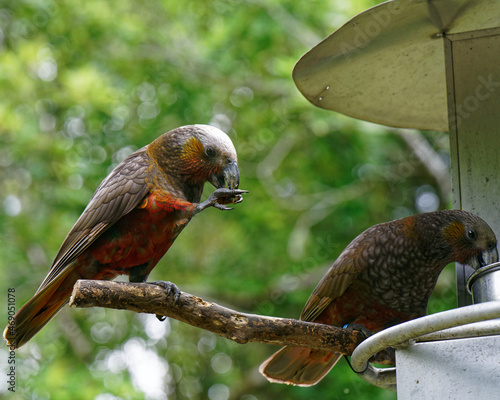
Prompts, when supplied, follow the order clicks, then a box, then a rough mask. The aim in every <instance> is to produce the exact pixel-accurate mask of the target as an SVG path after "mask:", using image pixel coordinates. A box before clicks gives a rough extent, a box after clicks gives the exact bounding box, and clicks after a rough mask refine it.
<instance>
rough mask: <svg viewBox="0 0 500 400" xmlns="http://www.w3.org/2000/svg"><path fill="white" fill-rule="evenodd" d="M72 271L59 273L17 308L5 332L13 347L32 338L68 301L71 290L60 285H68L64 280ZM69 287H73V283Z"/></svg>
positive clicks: (6, 338) (17, 346) (8, 341)
mask: <svg viewBox="0 0 500 400" xmlns="http://www.w3.org/2000/svg"><path fill="white" fill-rule="evenodd" d="M70 272H71V269H68V270H66V271H65V273H62V274H60V275H58V276H57V277H56V278H55V279H54V280H53V281H52V282H50V283H49V284H48V285H47V286H45V287H44V288H43V289H42V290H40V291H38V292H37V293H36V294H35V295H34V296H33V297H32V298H31V299H30V300H29V301H28V302H27V303H26V304H25V305H23V306H22V307H21V308H20V309H19V310H17V312H16V313H15V315H14V317H13V319H12V320H11V321H10V322H9V325H7V327H6V328H5V330H4V332H3V336H4V338H5V340H7V343H8V345H9V346H10V347H11V349H17V348H19V347H21V346H22V345H23V344H25V343H26V342H27V341H28V340H30V339H31V338H32V337H33V336H34V335H36V334H37V333H38V331H40V329H42V328H43V327H44V326H45V325H46V324H47V323H48V322H49V321H50V320H51V319H52V318H53V317H54V316H55V315H56V314H57V312H58V311H59V310H60V309H61V308H62V307H63V306H64V305H65V304H66V303H67V302H68V300H69V296H70V295H71V290H67V289H65V290H61V289H60V287H61V284H63V283H64V285H62V286H63V287H65V288H66V287H68V286H67V283H68V282H64V280H65V279H66V278H67V277H68V275H69V273H70ZM70 279H71V278H70ZM75 282H76V279H75ZM73 283H74V282H73ZM69 287H70V288H71V287H72V285H70V286H69ZM58 289H60V290H58Z"/></svg>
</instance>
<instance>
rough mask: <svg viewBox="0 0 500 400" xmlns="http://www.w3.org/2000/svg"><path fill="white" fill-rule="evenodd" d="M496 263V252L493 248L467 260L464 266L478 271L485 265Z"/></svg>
mask: <svg viewBox="0 0 500 400" xmlns="http://www.w3.org/2000/svg"><path fill="white" fill-rule="evenodd" d="M497 261H498V250H497V248H496V247H493V248H492V249H489V250H483V251H482V252H481V253H480V254H478V255H475V256H473V257H471V258H469V259H468V260H467V261H466V264H468V265H470V266H471V267H472V268H474V269H479V268H481V267H484V266H485V265H489V264H492V263H495V262H497Z"/></svg>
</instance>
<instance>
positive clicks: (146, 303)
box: [69, 280, 365, 355]
mask: <svg viewBox="0 0 500 400" xmlns="http://www.w3.org/2000/svg"><path fill="white" fill-rule="evenodd" d="M69 304H70V306H72V307H81V308H83V307H107V308H114V309H121V310H131V311H135V312H142V313H152V314H157V315H165V316H167V317H170V318H174V319H177V320H179V321H182V322H185V323H187V324H189V325H192V326H195V327H198V328H201V329H205V330H208V331H210V332H213V333H216V334H217V335H220V336H222V337H225V338H227V339H230V340H233V341H235V342H237V343H248V342H258V343H269V344H274V345H280V346H286V345H291V346H303V347H309V348H312V349H321V350H330V351H336V352H338V353H342V354H345V355H351V354H352V352H353V350H354V349H355V348H356V346H357V345H358V344H359V343H361V342H362V341H363V340H364V339H365V337H364V335H363V334H362V333H361V332H359V331H355V330H346V329H341V328H338V327H334V326H330V325H323V324H317V323H313V322H305V321H298V320H294V319H288V318H275V317H267V316H261V315H255V314H245V313H241V312H237V311H234V310H231V309H229V308H226V307H222V306H220V305H218V304H215V303H211V302H207V301H204V300H202V299H201V298H199V297H196V296H193V295H191V294H189V293H184V292H181V294H180V296H179V298H178V300H177V301H175V298H174V296H173V295H170V296H167V293H166V290H165V289H164V288H162V287H160V286H158V285H155V284H151V283H129V282H112V281H95V280H79V281H78V282H77V283H76V284H75V286H74V288H73V294H72V295H71V299H70V302H69Z"/></svg>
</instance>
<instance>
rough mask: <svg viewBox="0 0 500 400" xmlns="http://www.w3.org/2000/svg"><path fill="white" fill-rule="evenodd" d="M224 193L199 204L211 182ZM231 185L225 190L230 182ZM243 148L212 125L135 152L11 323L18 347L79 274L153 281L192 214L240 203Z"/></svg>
mask: <svg viewBox="0 0 500 400" xmlns="http://www.w3.org/2000/svg"><path fill="white" fill-rule="evenodd" d="M207 181H208V182H210V183H211V184H212V185H214V186H215V187H216V188H217V190H215V192H213V193H212V194H211V196H210V197H209V198H208V199H207V200H206V201H204V202H202V203H200V199H201V194H202V191H203V186H204V184H205V182H207ZM226 184H227V186H228V188H226V187H225V186H226ZM238 185H239V170H238V165H237V159H236V150H235V148H234V146H233V144H232V142H231V140H230V139H229V137H228V136H227V135H226V134H225V133H224V132H222V131H221V130H219V129H217V128H215V127H212V126H208V125H190V126H184V127H180V128H177V129H174V130H172V131H170V132H167V133H165V134H163V135H162V136H160V137H159V138H157V139H156V140H154V141H153V142H152V143H150V144H148V145H147V146H145V147H143V148H142V149H140V150H138V151H136V152H134V153H132V154H131V155H129V156H128V157H127V158H126V159H125V160H124V161H122V162H121V163H120V164H119V165H118V166H117V167H116V168H115V169H114V170H113V171H112V172H111V173H110V174H109V175H108V176H107V177H106V178H105V179H104V180H103V181H102V183H101V184H100V186H99V187H98V188H97V190H96V192H95V193H94V195H93V196H92V198H91V199H90V202H89V204H88V205H87V207H86V208H85V210H84V211H83V213H82V215H81V216H80V218H79V219H78V220H77V221H76V223H75V225H74V226H73V228H72V229H71V231H70V232H69V234H68V236H67V237H66V239H65V240H64V242H63V244H62V245H61V247H60V249H59V252H58V253H57V255H56V257H55V259H54V262H53V263H52V267H51V268H50V270H49V273H48V275H47V277H46V278H45V279H44V281H43V282H42V284H41V285H40V287H39V288H38V290H37V292H36V293H35V295H34V296H33V297H32V298H31V299H30V300H29V301H28V302H27V303H26V304H25V305H24V306H22V307H21V308H20V309H19V310H18V311H17V312H16V314H15V315H14V317H13V319H12V320H11V321H10V322H9V325H7V327H6V328H5V331H4V337H5V339H6V340H7V342H8V344H9V345H10V346H11V349H14V348H18V347H20V346H22V345H23V344H25V343H26V342H27V341H28V340H30V339H31V338H32V337H33V335H35V334H36V333H37V332H38V331H39V330H40V329H42V328H43V327H44V326H45V324H47V323H48V322H49V321H50V319H51V318H52V317H54V315H55V314H56V313H57V312H58V311H59V310H60V309H61V308H62V307H63V306H64V305H65V304H66V303H67V302H68V300H69V297H70V295H71V292H72V288H73V285H74V284H75V282H76V281H77V280H78V279H106V280H109V279H113V278H115V277H116V276H118V275H122V274H124V275H129V280H130V281H131V282H144V281H146V279H147V277H148V275H149V273H150V272H151V270H152V269H153V268H154V266H155V265H156V264H157V263H158V261H159V260H160V259H161V258H162V257H163V255H164V254H165V252H166V251H167V250H168V249H169V248H170V246H171V245H172V243H173V242H174V240H175V238H176V237H177V236H178V235H179V233H181V231H182V230H183V229H184V227H185V226H186V225H187V223H188V222H189V221H190V220H191V218H192V217H193V216H194V215H196V214H197V213H199V212H200V211H202V210H204V209H205V208H207V207H211V206H214V207H216V208H219V209H224V210H226V209H231V208H229V207H227V206H225V205H223V204H230V203H233V204H235V203H239V202H240V201H241V200H242V197H241V195H242V193H245V191H243V190H238V189H237V188H238Z"/></svg>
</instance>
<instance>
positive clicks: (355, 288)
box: [260, 210, 498, 386]
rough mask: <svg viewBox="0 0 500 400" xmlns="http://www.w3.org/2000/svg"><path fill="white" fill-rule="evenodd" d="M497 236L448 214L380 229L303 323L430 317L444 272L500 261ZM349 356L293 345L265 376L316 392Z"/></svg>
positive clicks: (348, 256)
mask: <svg viewBox="0 0 500 400" xmlns="http://www.w3.org/2000/svg"><path fill="white" fill-rule="evenodd" d="M496 243H497V241H496V238H495V234H494V233H493V231H492V230H491V228H490V227H489V226H488V225H487V224H486V222H484V221H483V220H482V219H481V218H479V217H478V216H476V215H474V214H471V213H469V212H466V211H460V210H447V211H436V212H431V213H425V214H419V215H414V216H411V217H408V218H402V219H398V220H395V221H392V222H387V223H383V224H379V225H375V226H372V227H371V228H369V229H367V230H366V231H364V232H363V233H362V234H360V235H359V236H358V237H356V238H355V239H354V240H353V241H352V242H351V243H350V244H349V245H348V246H347V247H346V248H345V249H344V251H343V252H342V253H341V254H340V256H339V257H338V258H337V260H336V261H335V262H334V263H333V265H332V266H331V267H330V269H329V270H328V271H327V273H326V275H325V276H324V277H323V278H322V279H321V281H320V282H319V283H318V285H317V286H316V288H315V289H314V291H313V293H312V294H311V296H310V297H309V300H308V301H307V303H306V305H305V307H304V310H303V311H302V314H301V316H300V319H301V320H303V321H314V322H318V323H322V324H328V325H333V326H338V327H345V326H346V325H349V324H350V325H352V326H356V325H357V326H358V327H364V328H366V329H367V330H369V331H370V332H378V331H381V330H383V329H386V328H388V327H390V326H393V325H397V324H399V323H402V322H405V321H408V320H411V319H414V318H418V317H422V316H424V315H425V314H426V309H427V302H428V300H429V297H430V295H431V292H432V290H433V289H434V286H435V285H436V281H437V279H438V276H439V274H440V273H441V271H442V270H443V268H444V267H445V266H446V265H447V264H449V263H451V262H453V261H457V262H460V263H463V264H468V265H470V266H471V267H473V268H476V269H477V268H479V267H481V266H483V265H486V264H489V263H492V262H496V261H497V260H498V252H497V247H496ZM355 329H358V328H355ZM341 356H342V354H339V353H335V352H328V351H324V350H311V349H308V348H304V347H291V346H287V347H284V348H282V349H281V350H279V351H278V352H277V353H275V354H274V355H272V356H271V357H270V358H268V359H267V360H266V361H265V362H264V363H263V364H262V365H261V366H260V372H261V373H262V374H263V375H264V376H265V377H266V378H267V379H268V380H269V381H271V382H278V383H286V384H291V385H298V386H311V385H314V384H316V383H317V382H319V381H320V380H321V379H322V378H323V377H324V376H325V375H326V374H327V373H328V372H329V371H330V369H331V368H332V367H333V366H334V365H335V363H336V362H337V361H338V360H339V359H340V357H341Z"/></svg>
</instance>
